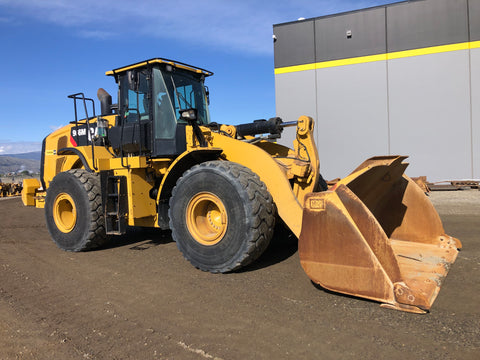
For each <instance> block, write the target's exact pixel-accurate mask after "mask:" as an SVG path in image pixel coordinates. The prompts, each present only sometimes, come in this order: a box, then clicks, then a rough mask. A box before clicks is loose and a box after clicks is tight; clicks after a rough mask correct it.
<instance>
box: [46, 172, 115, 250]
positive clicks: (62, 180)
mask: <svg viewBox="0 0 480 360" xmlns="http://www.w3.org/2000/svg"><path fill="white" fill-rule="evenodd" d="M45 219H46V223H47V228H48V231H49V232H50V235H51V236H52V239H53V241H54V242H55V243H56V244H57V246H58V247H59V248H60V249H62V250H66V251H85V250H91V249H94V248H96V247H98V246H100V245H102V244H104V243H105V241H106V239H107V236H106V233H105V219H104V216H103V209H102V196H101V187H100V178H99V176H98V174H92V173H89V172H87V171H86V170H83V169H74V170H69V171H66V172H61V173H59V174H57V175H56V176H55V177H54V178H53V181H52V182H51V183H50V186H49V188H48V190H47V196H46V199H45Z"/></svg>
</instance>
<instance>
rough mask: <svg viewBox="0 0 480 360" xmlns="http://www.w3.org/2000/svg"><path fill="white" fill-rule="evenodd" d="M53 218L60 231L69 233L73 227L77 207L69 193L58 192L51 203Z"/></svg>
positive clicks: (75, 221)
mask: <svg viewBox="0 0 480 360" xmlns="http://www.w3.org/2000/svg"><path fill="white" fill-rule="evenodd" d="M53 219H54V221H55V224H56V225H57V228H58V229H59V230H60V231H61V232H64V233H69V232H70V231H72V229H73V228H74V227H75V224H76V223H77V209H76V207H75V202H74V201H73V199H72V197H71V196H70V195H68V194H66V193H61V194H58V196H57V197H56V199H55V202H54V204H53Z"/></svg>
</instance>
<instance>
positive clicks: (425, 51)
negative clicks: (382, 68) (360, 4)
mask: <svg viewBox="0 0 480 360" xmlns="http://www.w3.org/2000/svg"><path fill="white" fill-rule="evenodd" d="M477 48H480V41H472V42H463V43H458V44H449V45H440V46H431V47H426V48H420V49H413V50H404V51H396V52H391V53H385V54H378V55H369V56H359V57H354V58H348V59H339V60H331V61H322V62H317V63H311V64H305V65H295V66H286V67H281V68H276V69H275V75H278V74H286V73H292V72H299V71H305V70H315V69H324V68H330V67H337V66H345V65H355V64H365V63H370V62H375V61H385V60H394V59H402V58H408V57H414V56H421V55H430V54H439V53H446V52H451V51H459V50H468V49H477Z"/></svg>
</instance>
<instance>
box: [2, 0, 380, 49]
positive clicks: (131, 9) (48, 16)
mask: <svg viewBox="0 0 480 360" xmlns="http://www.w3.org/2000/svg"><path fill="white" fill-rule="evenodd" d="M386 2H389V0H362V1H358V0H318V1H309V0H277V1H271V0H270V1H269V0H264V1H258V0H255V1H253V0H243V1H226V0H208V1H205V0H204V1H198V0H183V1H179V2H170V1H164V0H163V1H162V0H160V1H159V0H102V1H98V0H83V1H70V0H0V7H2V6H3V7H5V8H7V9H13V10H14V14H15V15H16V16H26V17H30V18H35V19H37V20H39V21H46V22H49V23H54V24H57V25H60V26H64V27H70V28H73V29H75V30H76V32H77V34H78V35H79V36H82V37H94V38H98V39H102V40H104V39H108V38H111V37H114V36H115V35H116V36H118V37H120V36H122V35H123V34H127V33H135V34H137V35H142V36H148V37H153V38H164V39H174V40H175V39H177V40H182V41H186V42H190V43H193V44H201V45H202V46H207V47H217V48H221V47H223V48H227V49H228V50H233V51H241V52H248V53H257V54H270V53H271V52H272V43H271V33H272V25H273V24H275V23H281V22H286V21H293V20H296V19H298V18H299V17H305V18H311V17H316V16H321V15H326V14H331V13H334V12H339V11H346V10H352V9H358V8H362V7H368V6H372V5H378V4H381V3H386Z"/></svg>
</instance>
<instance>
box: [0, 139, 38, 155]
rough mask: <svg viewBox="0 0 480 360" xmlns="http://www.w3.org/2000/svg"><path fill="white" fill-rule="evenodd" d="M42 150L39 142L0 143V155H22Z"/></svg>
mask: <svg viewBox="0 0 480 360" xmlns="http://www.w3.org/2000/svg"><path fill="white" fill-rule="evenodd" d="M41 149H42V143H41V142H29V141H19V142H13V141H12V142H9V141H6V142H0V155H6V154H23V153H28V152H34V151H40V150H41Z"/></svg>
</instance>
